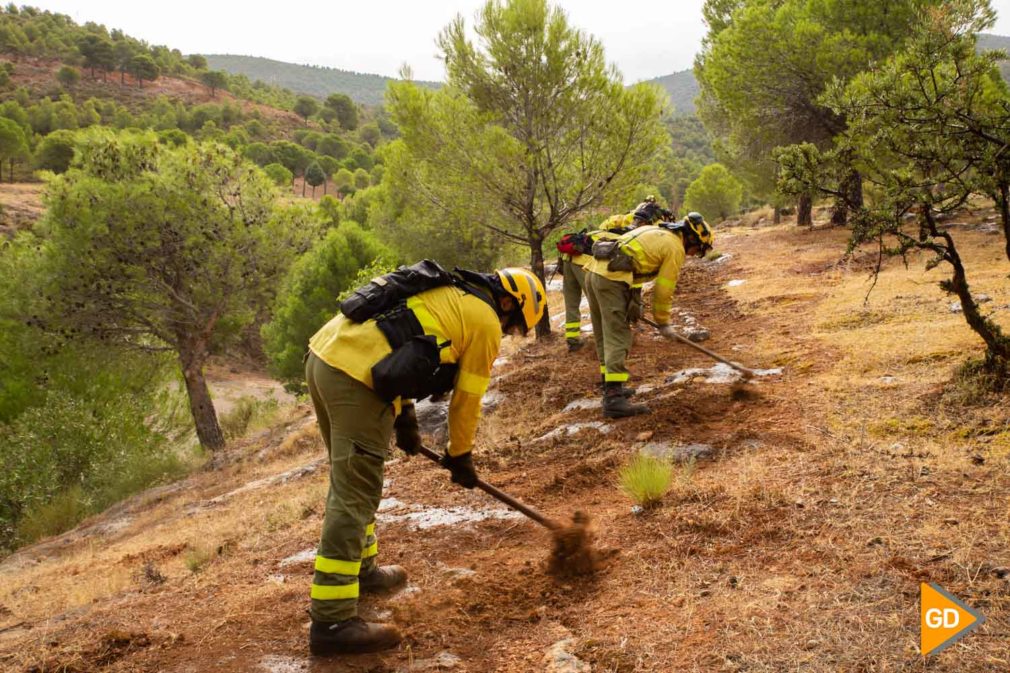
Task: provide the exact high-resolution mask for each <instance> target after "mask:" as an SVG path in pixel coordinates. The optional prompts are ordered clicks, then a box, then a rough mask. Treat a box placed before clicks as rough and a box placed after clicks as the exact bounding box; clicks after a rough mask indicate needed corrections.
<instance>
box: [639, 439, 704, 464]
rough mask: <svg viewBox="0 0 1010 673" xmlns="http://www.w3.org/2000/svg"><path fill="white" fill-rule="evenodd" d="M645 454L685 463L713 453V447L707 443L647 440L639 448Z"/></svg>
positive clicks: (701, 458)
mask: <svg viewBox="0 0 1010 673" xmlns="http://www.w3.org/2000/svg"><path fill="white" fill-rule="evenodd" d="M638 451H639V453H642V454H644V455H647V456H652V457H653V458H661V459H664V460H672V461H674V462H677V463H686V462H688V461H691V460H703V459H705V458H711V457H712V456H713V455H715V449H713V448H712V447H711V446H709V445H708V444H673V443H671V442H649V443H648V444H645V445H643V446H642V447H641V448H640V449H639V450H638Z"/></svg>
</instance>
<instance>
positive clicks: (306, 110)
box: [294, 96, 319, 121]
mask: <svg viewBox="0 0 1010 673" xmlns="http://www.w3.org/2000/svg"><path fill="white" fill-rule="evenodd" d="M294 110H295V114H297V115H298V116H299V117H301V118H302V119H304V120H306V121H308V119H309V117H311V116H312V115H314V114H315V113H317V112H319V101H317V100H316V99H315V98H313V97H312V96H299V97H298V100H297V101H295V107H294Z"/></svg>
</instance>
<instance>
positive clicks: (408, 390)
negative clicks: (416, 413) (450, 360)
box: [340, 259, 497, 402]
mask: <svg viewBox="0 0 1010 673" xmlns="http://www.w3.org/2000/svg"><path fill="white" fill-rule="evenodd" d="M446 285H452V286H455V287H458V288H459V289H461V290H463V291H464V292H467V293H469V294H473V295H475V296H477V297H479V298H480V299H482V300H483V301H484V302H486V303H487V304H488V306H490V307H491V308H492V309H495V312H496V313H497V309H496V308H495V304H494V300H493V299H492V298H491V292H490V288H489V287H488V286H486V281H485V280H484V279H483V277H482V276H481V275H480V274H476V273H473V272H470V271H465V270H463V269H456V270H455V273H450V272H448V271H446V270H445V269H443V268H442V267H441V266H439V265H438V263H436V262H433V261H431V260H430V259H424V260H421V261H420V262H418V263H417V264H414V265H412V266H401V267H400V268H399V269H397V270H396V271H392V272H390V273H387V274H385V275H382V276H379V277H378V278H374V279H373V280H372V281H371V282H369V283H367V284H366V285H363V286H362V287H359V288H358V289H356V290H355V291H354V292H352V293H351V296H350V297H348V298H347V299H345V300H344V301H342V302H341V303H340V312H341V313H343V314H344V315H345V316H347V317H348V318H350V319H351V320H353V321H354V322H365V321H366V320H370V319H374V320H375V322H376V326H377V327H378V328H379V331H381V332H382V334H383V335H384V336H385V337H386V341H388V342H389V346H390V348H392V349H393V352H392V353H390V354H389V355H387V356H386V357H385V358H383V359H382V360H380V361H379V362H377V363H376V364H375V366H374V367H372V384H373V389H374V390H375V393H376V394H377V395H378V396H379V397H381V398H382V399H384V400H386V401H387V402H392V401H393V400H394V399H396V398H397V397H402V398H404V399H414V400H420V399H424V398H426V397H428V396H431V395H444V394H445V393H447V392H449V391H450V390H452V388H453V386H454V385H455V382H456V372H457V370H458V366H457V365H455V364H442V362H441V357H440V356H441V351H442V349H443V348H447V347H448V346H450V345H451V344H450V342H448V341H446V342H444V343H438V342H437V341H436V340H435V337H433V336H431V335H427V334H425V333H424V328H422V327H421V323H419V322H418V320H417V317H416V316H415V315H414V312H413V311H411V310H410V309H408V308H407V299H408V298H410V297H413V296H414V295H415V294H418V293H420V292H424V291H425V290H431V289H434V288H436V287H445V286H446ZM482 286H484V289H486V290H487V292H486V293H485V292H483V291H481V287H482Z"/></svg>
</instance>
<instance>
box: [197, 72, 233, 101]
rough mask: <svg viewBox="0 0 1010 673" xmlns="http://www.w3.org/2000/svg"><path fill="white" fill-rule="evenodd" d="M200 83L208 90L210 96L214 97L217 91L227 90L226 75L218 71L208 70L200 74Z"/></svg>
mask: <svg viewBox="0 0 1010 673" xmlns="http://www.w3.org/2000/svg"><path fill="white" fill-rule="evenodd" d="M200 81H201V82H203V84H204V86H206V87H207V88H208V89H210V95H211V96H216V95H217V90H218V89H227V88H228V73H226V72H222V71H220V70H208V71H206V72H202V73H200Z"/></svg>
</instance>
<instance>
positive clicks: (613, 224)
mask: <svg viewBox="0 0 1010 673" xmlns="http://www.w3.org/2000/svg"><path fill="white" fill-rule="evenodd" d="M634 223H635V217H634V213H621V214H618V215H611V216H610V217H608V218H607V219H605V220H604V221H603V222H601V223H600V228H599V229H597V230H596V231H590V232H589V234H588V236H589V238H590V240H592V241H593V242H594V243H595V242H596V241H612V240H615V239H617V238H619V237H620V236H621V234H618V233H614V230H615V229H617V230H621V229H630V228H631V227H633V226H634ZM561 258H562V259H563V260H565V261H566V262H567V261H571V262H572V263H573V264H577V265H578V266H581V267H584V266H585V265H586V264H588V263H589V260H591V259H592V258H593V256H592V255H562V256H561Z"/></svg>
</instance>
